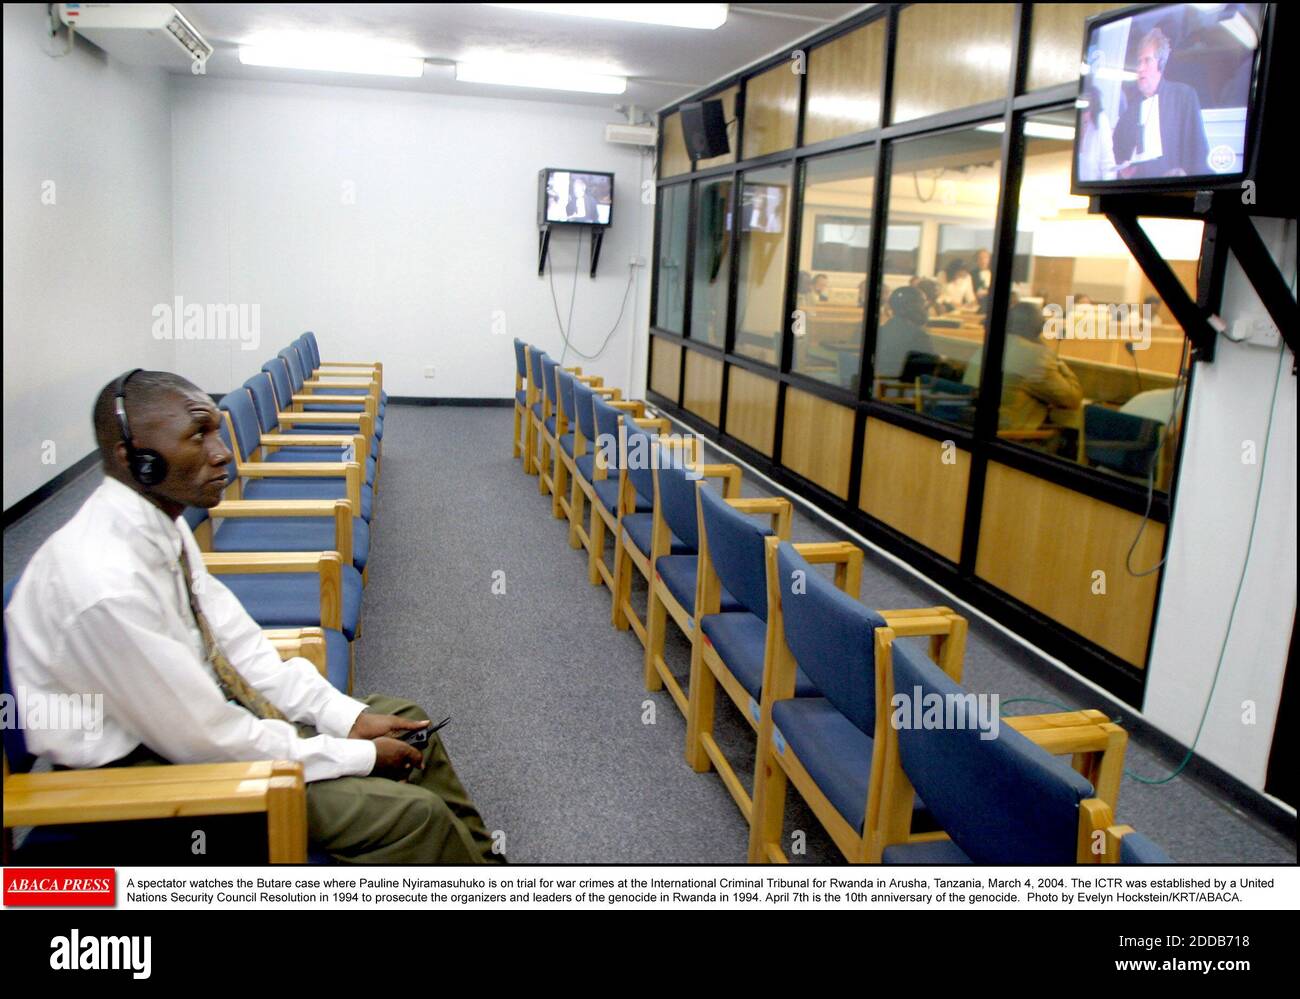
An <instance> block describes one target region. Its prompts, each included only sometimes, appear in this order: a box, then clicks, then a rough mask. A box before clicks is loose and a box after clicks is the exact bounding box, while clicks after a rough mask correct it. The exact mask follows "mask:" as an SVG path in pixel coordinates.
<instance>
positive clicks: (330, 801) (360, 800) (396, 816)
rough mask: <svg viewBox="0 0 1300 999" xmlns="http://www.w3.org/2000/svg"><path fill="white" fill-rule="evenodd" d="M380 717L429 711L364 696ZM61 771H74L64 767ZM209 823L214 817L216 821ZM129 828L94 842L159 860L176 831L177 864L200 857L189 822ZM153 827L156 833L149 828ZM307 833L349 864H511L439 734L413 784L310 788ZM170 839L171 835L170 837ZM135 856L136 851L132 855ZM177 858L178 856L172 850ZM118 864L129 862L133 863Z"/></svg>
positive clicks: (142, 759) (151, 760)
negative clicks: (115, 838) (193, 849)
mask: <svg viewBox="0 0 1300 999" xmlns="http://www.w3.org/2000/svg"><path fill="white" fill-rule="evenodd" d="M362 700H363V701H364V702H365V704H366V706H367V707H368V708H369V709H370V710H371V711H374V712H376V713H378V714H387V715H397V716H399V717H401V718H409V719H412V720H416V721H424V720H425V719H427V718H428V717H429V716H428V715H426V714H425V713H424V712H423V711H422V710H420V708H419V707H417V706H416V705H415V704H412V703H411V702H410V701H404V700H402V699H400V698H397V697H385V696H383V695H378V694H376V695H372V696H370V697H366V698H363V699H362ZM297 728H298V733H299V734H300V735H301V736H302V737H303V738H304V739H306V738H310V737H311V736H314V735H316V734H317V733H316V729H315V728H313V727H312V726H310V725H298V726H297ZM160 764H161V765H166V764H167V760H165V759H163V758H162V757H161V756H159V755H158V754H157V753H155V752H153V751H152V750H150V749H149V748H148V747H147V746H144V745H141V746H138V747H136V749H135V750H134V751H133V752H132V753H130V754H129V755H127V756H125V757H123V758H122V759H120V760H117V761H115V762H113V763H110V764H108V766H113V767H126V766H157V765H160ZM55 769H57V770H63V769H66V768H64V767H56V768H55ZM208 824H209V825H210V824H211V820H209V823H208ZM123 825H124V826H127V825H132V826H133V828H132V829H131V830H129V831H128V830H126V829H123V841H122V842H121V843H111V842H110V840H111V837H109V836H106V835H105V832H104V831H103V829H102V827H101V826H98V825H97V826H95V828H94V829H93V830H91V832H90V834H89V835H88V837H87V838H88V840H90V841H93V842H95V843H96V844H98V845H99V846H101V847H102V848H103V849H104V850H105V855H106V856H115V855H116V856H119V857H120V856H125V854H124V853H123V851H125V850H127V849H138V848H139V847H140V844H141V842H142V841H143V842H145V843H147V844H150V845H149V846H148V847H147V849H148V850H149V854H148V856H149V859H132V860H131V861H130V862H131V863H159V862H161V857H162V856H163V855H160V854H159V850H160V849H161V847H162V844H163V842H164V838H165V837H167V836H168V835H169V834H171V836H172V839H176V838H177V837H179V839H178V841H177V842H176V843H174V844H172V845H173V846H174V848H175V851H176V852H175V856H176V857H180V858H181V859H179V860H176V859H173V860H172V861H171V862H175V863H183V862H186V861H187V860H188V861H192V860H193V858H192V857H190V856H188V854H189V845H190V831H189V827H190V825H192V822H187V823H186V824H185V825H184V827H182V828H179V829H178V828H174V826H175V820H165V821H164V822H161V823H157V822H155V823H153V824H152V825H148V824H140V823H135V824H132V823H124V824H123ZM146 825H148V828H149V829H150V830H151V832H150V833H147V834H146V833H145V832H143V830H144V829H145V828H146ZM307 838H308V840H309V841H310V843H311V845H312V846H314V847H318V848H320V849H323V850H325V851H327V852H328V853H330V854H331V855H332V856H333V857H334V859H335V860H337V861H339V862H341V863H346V864H440V863H441V864H493V863H497V864H503V863H505V861H506V858H505V856H504V854H502V853H495V852H493V849H492V837H491V835H489V833H488V831H487V828H486V827H485V826H484V825H483V819H482V817H481V816H480V815H479V813H478V809H476V808H475V807H474V803H473V802H472V801H470V798H469V794H468V793H467V792H466V791H465V788H464V787H463V786H462V785H461V782H460V778H459V777H457V776H456V771H455V770H454V769H453V768H452V765H451V760H450V759H449V758H448V757H447V751H446V749H444V748H443V745H442V739H441V738H439V736H437V735H436V734H435V735H434V736H432V737H431V738H430V739H429V741H428V743H427V744H426V745H425V747H424V762H423V764H422V765H421V767H420V769H418V770H415V771H412V773H411V775H410V776H409V777H407V779H406V780H405V781H395V780H390V779H389V778H387V777H337V778H335V779H334V780H318V781H312V782H311V783H310V784H308V785H307ZM165 841H166V842H168V843H170V842H171V840H165ZM132 856H133V857H134V854H132ZM165 856H166V857H171V856H172V855H171V854H166V855H165ZM117 862H120V863H125V862H127V861H125V860H120V859H119V860H118V861H117Z"/></svg>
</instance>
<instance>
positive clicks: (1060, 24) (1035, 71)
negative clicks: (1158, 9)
mask: <svg viewBox="0 0 1300 999" xmlns="http://www.w3.org/2000/svg"><path fill="white" fill-rule="evenodd" d="M1126 6H1128V5H1127V4H1122V3H1036V4H1034V9H1033V18H1032V19H1031V20H1030V23H1029V69H1028V71H1027V72H1026V74H1025V90H1027V91H1029V90H1041V89H1042V88H1043V87H1053V86H1056V85H1057V84H1059V83H1073V82H1075V81H1076V80H1078V79H1079V62H1080V57H1081V56H1082V55H1083V22H1084V20H1085V19H1087V18H1089V17H1092V16H1093V15H1094V14H1102V13H1105V12H1106V11H1108V10H1114V9H1115V8H1116V7H1126Z"/></svg>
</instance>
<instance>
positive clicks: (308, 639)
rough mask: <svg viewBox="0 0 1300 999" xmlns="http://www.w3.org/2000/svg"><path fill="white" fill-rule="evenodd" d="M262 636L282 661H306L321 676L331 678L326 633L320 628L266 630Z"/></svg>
mask: <svg viewBox="0 0 1300 999" xmlns="http://www.w3.org/2000/svg"><path fill="white" fill-rule="evenodd" d="M262 634H263V635H265V636H266V640H267V641H268V642H270V643H271V645H272V646H273V647H274V648H275V651H276V652H277V653H278V654H279V656H280V658H281V659H293V658H295V657H300V658H302V659H306V660H307V661H308V662H310V663H311V664H312V665H313V666H315V667H316V671H317V672H318V673H320V675H321V676H323V677H326V678H328V677H329V658H328V654H327V649H326V645H325V632H324V631H322V630H321V629H320V628H264V629H263V630H262Z"/></svg>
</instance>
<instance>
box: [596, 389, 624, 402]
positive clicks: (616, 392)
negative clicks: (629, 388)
mask: <svg viewBox="0 0 1300 999" xmlns="http://www.w3.org/2000/svg"><path fill="white" fill-rule="evenodd" d="M592 392H594V393H595V394H596V395H600V396H604V397H605V400H606V401H607V402H616V401H618V400H619V399H622V398H623V390H622V389H617V388H593V389H592Z"/></svg>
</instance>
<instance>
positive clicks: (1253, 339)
mask: <svg viewBox="0 0 1300 999" xmlns="http://www.w3.org/2000/svg"><path fill="white" fill-rule="evenodd" d="M1246 342H1247V343H1248V344H1250V345H1251V346H1252V347H1269V348H1272V347H1276V346H1277V345H1278V344H1279V343H1281V342H1282V336H1281V334H1280V333H1279V332H1278V328H1277V327H1276V326H1274V325H1273V323H1272V321H1270V320H1268V319H1265V318H1264V317H1263V316H1260V317H1258V318H1257V319H1256V320H1255V322H1254V323H1253V324H1252V326H1251V330H1250V335H1249V336H1248V337H1246Z"/></svg>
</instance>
